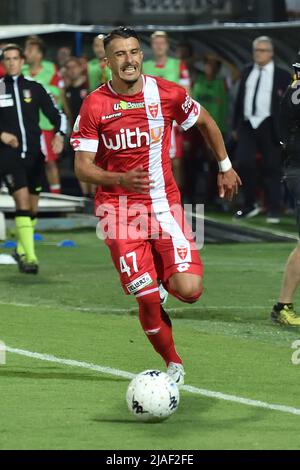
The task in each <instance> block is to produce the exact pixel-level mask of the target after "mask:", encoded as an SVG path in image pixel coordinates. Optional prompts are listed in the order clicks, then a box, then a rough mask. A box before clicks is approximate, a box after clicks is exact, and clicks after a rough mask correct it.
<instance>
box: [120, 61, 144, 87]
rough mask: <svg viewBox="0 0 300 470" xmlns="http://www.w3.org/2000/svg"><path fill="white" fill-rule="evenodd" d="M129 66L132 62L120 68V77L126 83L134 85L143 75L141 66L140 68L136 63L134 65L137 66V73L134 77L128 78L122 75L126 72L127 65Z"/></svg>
mask: <svg viewBox="0 0 300 470" xmlns="http://www.w3.org/2000/svg"><path fill="white" fill-rule="evenodd" d="M128 66H131V64H126V66H125V67H122V69H121V70H120V73H119V77H120V78H121V80H122V81H123V82H124V83H126V84H127V85H134V84H135V83H136V82H137V81H138V79H139V78H140V76H141V71H140V68H139V67H137V66H136V65H134V67H135V68H136V75H135V76H134V77H132V78H130V77H128V78H127V77H124V76H122V75H123V73H124V74H125V69H126V67H128Z"/></svg>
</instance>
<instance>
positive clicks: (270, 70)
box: [233, 36, 290, 223]
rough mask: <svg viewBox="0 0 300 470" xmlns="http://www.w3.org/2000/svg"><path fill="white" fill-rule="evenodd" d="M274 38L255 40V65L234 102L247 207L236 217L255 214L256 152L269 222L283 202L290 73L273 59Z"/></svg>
mask: <svg viewBox="0 0 300 470" xmlns="http://www.w3.org/2000/svg"><path fill="white" fill-rule="evenodd" d="M273 56H274V48H273V43H272V40H271V39H270V38H269V37H267V36H261V37H259V38H257V39H256V40H255V41H254V42H253V58H254V64H252V65H249V66H247V67H246V68H245V70H244V71H243V74H242V78H241V83H240V87H239V91H238V95H237V99H236V103H235V110H234V123H233V127H234V130H235V131H236V133H237V139H238V147H237V162H238V167H239V172H240V175H241V178H242V181H243V192H244V207H243V209H242V210H240V211H238V212H237V214H236V217H237V218H243V217H253V216H255V215H257V214H258V213H259V212H260V209H259V208H258V206H257V205H256V198H255V189H256V155H257V152H259V153H260V154H261V157H262V168H263V175H264V183H265V190H266V201H267V205H268V218H267V221H268V222H269V223H278V222H279V213H280V202H281V185H280V181H281V174H282V164H281V149H280V138H279V107H280V101H281V99H282V97H283V94H284V92H285V90H286V88H287V86H288V85H289V83H290V75H289V73H288V72H286V71H285V70H283V69H281V68H279V67H277V66H276V65H275V64H274V61H273Z"/></svg>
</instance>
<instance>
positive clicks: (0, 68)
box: [0, 42, 7, 78]
mask: <svg viewBox="0 0 300 470" xmlns="http://www.w3.org/2000/svg"><path fill="white" fill-rule="evenodd" d="M6 45H7V44H6V43H5V42H1V43H0V78H2V77H4V75H5V68H4V66H3V64H2V50H3V49H4V47H5V46H6Z"/></svg>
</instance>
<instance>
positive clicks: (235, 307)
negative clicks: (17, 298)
mask: <svg viewBox="0 0 300 470" xmlns="http://www.w3.org/2000/svg"><path fill="white" fill-rule="evenodd" d="M0 305H7V306H11V307H20V308H45V309H57V310H67V311H70V310H74V311H75V312H91V313H106V312H108V313H128V312H132V311H134V310H137V308H138V305H137V306H136V307H134V306H130V307H128V308H119V307H93V308H89V307H74V306H72V305H61V306H59V307H57V306H56V305H43V304H26V303H24V304H23V303H19V302H4V301H0ZM166 309H167V310H168V312H170V313H172V312H174V313H176V312H181V311H182V310H183V311H189V310H199V312H201V311H203V310H245V309H246V310H257V309H266V306H265V305H224V306H222V307H221V306H218V305H203V304H202V305H200V304H199V306H197V307H171V308H168V307H166Z"/></svg>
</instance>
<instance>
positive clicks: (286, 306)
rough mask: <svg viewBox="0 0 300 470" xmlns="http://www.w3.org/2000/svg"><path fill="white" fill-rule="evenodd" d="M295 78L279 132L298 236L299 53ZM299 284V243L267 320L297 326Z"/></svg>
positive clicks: (289, 260)
mask: <svg viewBox="0 0 300 470" xmlns="http://www.w3.org/2000/svg"><path fill="white" fill-rule="evenodd" d="M293 67H294V70H295V80H294V81H293V83H292V84H291V85H290V86H289V87H288V89H287V91H286V93H285V95H284V98H283V100H282V103H281V112H280V134H281V141H282V145H283V148H284V154H285V157H286V158H285V168H284V173H285V176H284V178H285V181H286V183H287V186H288V188H289V191H290V193H291V195H292V196H293V198H294V200H295V212H296V219H297V226H298V232H299V235H300V53H299V54H298V56H297V59H296V61H295V62H294V64H293ZM299 284H300V242H298V244H297V246H296V248H295V249H294V250H293V252H292V253H291V254H290V256H289V259H288V261H287V264H286V267H285V271H284V276H283V282H282V287H281V292H280V296H279V301H278V303H277V304H276V305H274V307H273V310H272V313H271V320H272V321H274V322H275V323H279V324H281V325H288V326H300V317H299V316H297V315H296V312H295V309H294V305H293V298H294V295H295V292H296V289H297V287H298V286H299Z"/></svg>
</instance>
